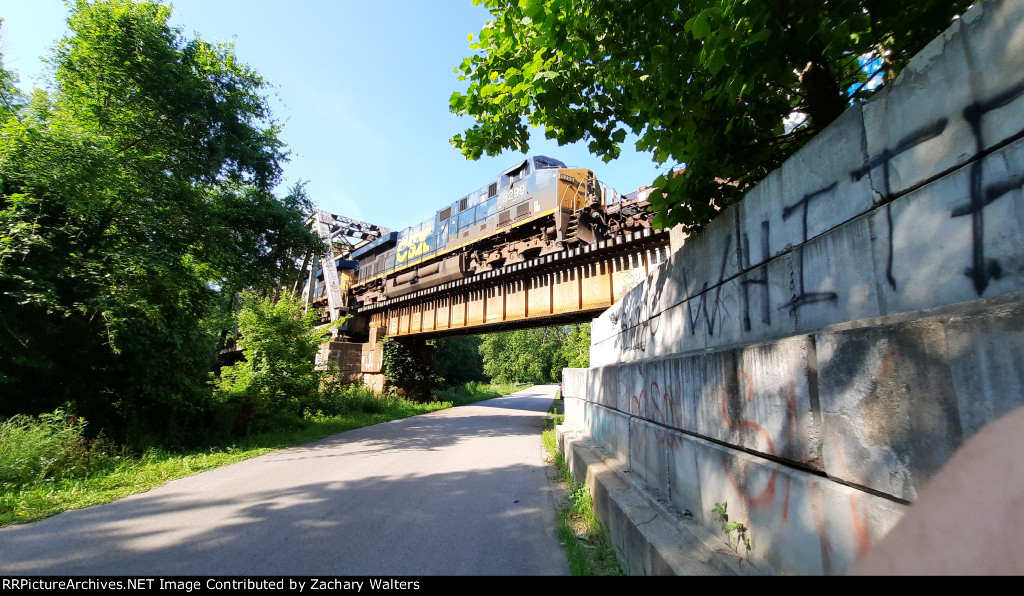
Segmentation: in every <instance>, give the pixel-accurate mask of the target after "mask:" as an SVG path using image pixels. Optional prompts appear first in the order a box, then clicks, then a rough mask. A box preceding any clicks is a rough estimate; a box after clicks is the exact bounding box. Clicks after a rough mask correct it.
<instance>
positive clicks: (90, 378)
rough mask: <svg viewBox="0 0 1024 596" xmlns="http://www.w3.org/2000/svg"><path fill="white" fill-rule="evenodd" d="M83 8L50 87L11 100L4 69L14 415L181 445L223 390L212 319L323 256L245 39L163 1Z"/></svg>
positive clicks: (4, 264)
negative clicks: (198, 35) (176, 24)
mask: <svg viewBox="0 0 1024 596" xmlns="http://www.w3.org/2000/svg"><path fill="white" fill-rule="evenodd" d="M69 9H70V13H69V14H70V16H69V18H68V29H69V34H68V35H67V37H65V38H64V39H63V40H61V41H59V42H58V44H57V45H56V48H55V51H54V53H53V55H52V56H51V57H49V59H48V61H49V62H50V64H51V65H52V66H53V69H54V70H53V71H54V73H55V80H54V82H53V87H52V90H51V91H49V92H47V91H42V90H38V89H37V90H36V91H35V93H34V96H33V98H32V99H31V100H25V98H19V101H18V102H14V101H10V100H9V98H10V97H12V95H11V92H10V86H9V85H8V82H9V81H10V80H11V79H12V76H13V75H11V74H10V73H7V72H6V71H3V76H0V95H3V96H4V98H5V101H4V104H3V105H4V107H3V108H0V111H4V113H5V115H4V116H3V117H0V126H2V128H0V393H2V394H3V395H4V400H2V401H3V403H2V405H0V414H11V413H19V412H26V413H37V412H43V411H50V410H52V409H53V408H54V407H56V406H59V405H62V404H64V403H70V404H73V405H74V406H75V409H76V410H77V411H78V412H80V413H82V414H83V415H86V416H88V417H89V419H90V420H92V421H93V422H94V423H95V424H96V425H98V427H104V428H106V430H107V431H108V432H110V431H112V430H113V431H120V432H122V433H124V432H128V431H131V432H135V433H147V432H158V433H164V434H173V433H175V432H177V431H176V430H175V427H176V425H181V426H188V425H189V424H191V421H194V419H195V416H196V415H197V413H201V411H202V410H203V408H204V407H206V405H207V404H208V401H209V398H210V395H211V387H210V384H209V375H210V371H211V367H212V364H213V362H214V355H215V354H216V347H217V344H216V341H217V336H218V335H219V329H212V328H211V326H210V321H212V320H216V319H217V315H218V313H221V314H222V313H223V310H224V309H226V308H229V305H230V303H231V300H232V297H233V296H234V294H235V293H236V292H238V291H241V290H243V289H245V288H250V287H256V288H261V289H265V288H274V287H280V286H281V285H282V284H287V283H290V282H291V281H292V279H293V276H294V275H295V274H296V272H295V259H296V257H301V256H302V255H303V254H304V253H308V252H312V251H319V250H323V247H322V245H321V243H320V241H319V240H318V239H317V238H316V236H315V234H313V233H312V231H311V230H310V229H309V227H308V226H306V225H305V223H304V218H305V217H306V215H307V214H308V213H309V212H310V211H311V209H312V206H311V204H310V202H309V200H308V198H307V197H306V195H305V192H304V189H303V187H302V185H301V184H300V185H298V186H296V187H295V188H293V189H292V190H291V191H290V192H288V193H287V194H286V196H284V197H279V196H278V195H276V194H275V190H274V189H275V187H276V186H277V185H278V183H279V182H280V179H281V172H282V164H283V163H284V162H285V161H286V159H287V155H286V153H285V151H284V149H283V145H282V143H281V141H280V140H279V138H278V132H279V127H278V125H277V124H276V123H275V122H274V121H273V119H272V115H271V113H270V110H269V107H268V103H267V100H266V98H265V96H264V93H265V92H266V90H267V88H268V85H267V83H266V81H264V80H263V79H262V78H261V77H260V76H259V74H258V73H257V72H256V71H255V70H253V69H251V68H249V67H248V66H246V65H244V64H242V63H241V62H240V61H239V60H238V59H237V58H236V56H235V54H234V50H233V48H232V46H231V45H230V44H224V43H217V44H214V43H209V42H206V41H203V40H202V39H191V40H189V39H186V38H185V37H184V36H183V35H182V34H181V32H180V31H178V30H177V29H175V28H172V27H171V26H170V25H169V24H168V19H169V17H170V14H171V9H170V8H169V7H167V6H165V5H163V4H160V3H159V2H152V1H146V0H140V1H131V0H95V1H86V0H75V1H74V2H69ZM182 432H184V431H182Z"/></svg>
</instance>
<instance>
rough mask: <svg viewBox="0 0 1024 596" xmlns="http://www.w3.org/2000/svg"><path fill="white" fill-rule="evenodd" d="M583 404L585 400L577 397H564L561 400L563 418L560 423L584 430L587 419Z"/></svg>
mask: <svg viewBox="0 0 1024 596" xmlns="http://www.w3.org/2000/svg"><path fill="white" fill-rule="evenodd" d="M585 404H586V402H585V401H583V400H582V399H579V398H577V397H568V398H566V399H565V401H564V402H563V408H564V410H565V419H564V420H563V421H562V424H564V425H565V426H567V427H570V428H573V429H575V430H578V431H584V430H586V429H587V420H586V407H585Z"/></svg>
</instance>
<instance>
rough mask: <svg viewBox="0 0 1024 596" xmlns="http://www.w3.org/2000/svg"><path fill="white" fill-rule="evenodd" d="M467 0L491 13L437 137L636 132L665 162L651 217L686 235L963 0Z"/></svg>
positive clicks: (614, 141)
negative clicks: (456, 121) (457, 121)
mask: <svg viewBox="0 0 1024 596" xmlns="http://www.w3.org/2000/svg"><path fill="white" fill-rule="evenodd" d="M474 4H483V5H485V6H486V7H487V8H488V9H489V10H490V13H491V15H492V17H493V18H492V19H491V20H489V21H488V22H487V23H486V24H485V25H484V26H483V28H482V30H481V31H480V33H479V35H478V36H477V38H476V40H475V41H474V42H473V43H471V45H470V46H469V47H470V49H472V50H475V53H474V54H473V55H471V56H469V57H467V58H465V59H464V60H463V62H462V64H461V65H460V66H459V67H458V68H456V72H457V73H459V75H460V77H459V78H460V79H461V80H464V81H467V82H468V86H467V88H466V91H465V92H462V93H460V92H456V93H454V94H453V95H452V97H451V99H450V108H451V111H452V112H453V113H455V114H458V115H468V116H471V117H472V118H473V119H474V120H475V124H473V125H472V127H470V128H469V129H467V130H466V131H465V132H464V133H461V134H458V135H456V136H455V137H454V138H453V139H452V144H453V145H454V146H455V147H456V148H457V149H459V150H460V151H461V152H462V153H463V154H464V155H466V156H467V157H468V158H471V159H477V158H479V157H480V156H482V155H483V154H488V155H496V154H498V153H500V152H501V151H503V150H505V149H515V150H520V151H524V152H525V151H527V150H528V140H529V132H530V128H531V127H534V126H539V127H543V128H544V130H545V134H546V136H547V137H548V138H551V139H556V140H557V141H558V142H559V143H560V144H566V143H574V142H577V141H588V142H589V149H590V151H591V152H592V153H594V154H595V155H598V156H601V157H602V158H603V159H605V160H606V161H609V160H611V159H614V158H616V157H617V156H618V155H619V154H620V152H621V148H622V144H623V142H624V141H625V140H626V137H627V134H628V133H632V134H635V135H636V136H637V138H638V140H637V141H636V149H637V150H640V151H646V152H650V153H651V154H652V158H653V160H654V161H655V162H657V163H663V164H666V166H669V165H671V166H672V167H671V169H670V170H669V171H668V172H666V173H665V174H663V175H662V176H659V177H658V179H657V180H656V181H653V182H654V184H655V185H656V186H658V188H659V189H660V191H661V192H655V193H653V194H652V195H651V199H650V200H651V203H652V208H653V209H654V210H656V211H657V215H656V217H655V220H654V223H655V225H656V226H658V227H668V226H671V225H675V224H683V226H684V227H686V228H687V229H689V230H691V231H692V230H696V229H699V228H701V227H703V226H704V225H705V224H706V223H707V222H708V221H710V220H711V219H712V218H713V217H714V215H715V214H717V213H718V212H719V211H721V210H722V209H724V208H725V207H726V206H728V205H729V204H732V203H734V202H736V201H738V200H739V199H740V198H741V197H742V196H743V193H744V192H745V191H747V190H748V189H750V188H751V187H752V186H753V185H754V184H756V183H757V182H758V181H760V180H761V179H762V178H763V177H764V176H765V175H767V174H768V173H769V172H771V171H772V170H774V169H775V168H777V167H778V166H779V165H781V164H782V162H783V161H785V159H786V158H787V157H789V156H790V155H792V154H793V153H794V152H795V151H796V150H797V149H799V148H800V147H801V146H802V145H803V144H805V143H806V142H807V141H808V140H809V139H810V138H811V137H812V136H813V135H814V133H816V132H817V131H820V130H821V129H822V128H824V127H825V126H827V125H828V124H829V123H830V122H832V121H833V120H835V119H836V118H837V117H838V116H839V115H840V114H841V113H842V112H843V111H844V110H845V109H846V107H847V106H848V105H850V103H851V102H855V101H861V100H863V99H864V98H865V97H867V95H868V94H869V93H870V92H871V89H870V85H868V84H867V83H868V81H869V80H870V79H871V78H872V75H874V74H878V75H879V76H880V77H882V78H883V79H884V80H889V79H891V78H893V77H894V76H895V74H896V73H898V71H899V70H900V68H901V67H902V66H903V65H904V64H906V62H907V61H909V59H910V58H911V57H912V56H913V55H914V54H915V53H917V52H918V51H919V50H920V49H921V48H923V47H924V45H925V44H927V43H928V42H929V41H931V40H932V39H933V38H934V37H935V36H936V35H938V34H939V33H941V32H942V31H943V30H945V28H946V27H948V26H949V24H950V23H951V21H952V19H953V18H954V17H955V16H956V15H958V14H959V13H960V12H962V11H963V10H964V9H966V8H967V7H968V6H969V5H970V4H971V2H969V1H965V0H914V1H913V2H910V1H909V0H838V1H830V2H814V1H810V0H697V1H693V2H683V3H680V2H676V1H674V0H671V1H670V0H647V1H645V2H631V1H629V0H474ZM471 41H473V40H472V36H471ZM787 119H789V120H788V121H787ZM646 182H647V181H643V183H646Z"/></svg>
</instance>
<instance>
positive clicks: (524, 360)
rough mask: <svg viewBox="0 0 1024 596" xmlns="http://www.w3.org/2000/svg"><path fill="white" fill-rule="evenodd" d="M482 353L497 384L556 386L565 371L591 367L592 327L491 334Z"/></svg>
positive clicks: (584, 325) (580, 326)
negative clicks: (552, 383)
mask: <svg viewBox="0 0 1024 596" xmlns="http://www.w3.org/2000/svg"><path fill="white" fill-rule="evenodd" d="M479 349H480V354H481V355H482V356H483V364H484V374H486V375H487V376H489V377H491V380H492V381H494V382H496V383H550V382H555V381H558V380H560V379H561V378H562V369H563V368H566V367H572V368H586V367H587V366H589V364H590V323H582V324H576V325H560V326H553V327H539V328H534V329H519V330H516V331H501V332H496V333H489V334H487V335H484V336H483V341H482V342H481V343H480V348H479Z"/></svg>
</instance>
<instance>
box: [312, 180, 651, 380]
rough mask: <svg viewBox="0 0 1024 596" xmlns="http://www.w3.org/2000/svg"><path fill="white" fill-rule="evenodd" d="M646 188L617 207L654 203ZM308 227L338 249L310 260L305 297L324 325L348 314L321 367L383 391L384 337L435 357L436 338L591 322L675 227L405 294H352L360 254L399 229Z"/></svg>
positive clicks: (342, 223)
mask: <svg viewBox="0 0 1024 596" xmlns="http://www.w3.org/2000/svg"><path fill="white" fill-rule="evenodd" d="M644 188H645V187H641V189H638V191H637V193H632V194H631V195H626V196H623V197H616V199H620V200H618V201H617V205H616V207H618V208H622V207H628V206H629V205H646V201H645V198H646V195H645V194H643V189H644ZM310 223H311V225H312V226H313V227H314V229H316V230H317V232H318V233H319V235H320V237H321V238H323V239H325V240H326V241H327V242H328V243H329V245H330V246H331V247H332V248H333V251H332V252H333V254H332V256H333V258H328V257H327V256H326V255H325V257H324V258H322V259H320V260H319V262H315V263H307V264H305V267H306V269H307V278H306V281H305V284H304V288H303V290H302V296H303V300H304V301H305V302H306V303H307V305H308V307H310V308H317V309H319V310H320V312H321V322H322V323H324V324H327V323H330V322H333V321H336V320H337V319H339V318H341V317H344V316H346V315H350V316H349V318H348V320H347V321H346V322H345V323H344V324H343V325H342V326H341V327H340V328H338V329H337V330H336V331H334V332H333V333H332V337H331V339H330V340H329V341H327V342H325V343H324V344H323V345H322V346H321V350H320V354H319V355H318V363H324V362H327V361H333V362H335V363H337V364H338V366H339V367H340V369H341V370H342V371H345V373H346V377H347V380H350V381H351V380H355V379H356V378H358V377H362V379H363V380H364V382H366V383H367V384H368V385H369V386H371V387H375V388H377V389H380V388H381V387H382V386H383V371H382V360H383V354H382V349H381V345H380V343H379V340H380V339H381V338H383V337H384V336H391V337H398V338H402V341H403V343H405V344H406V345H407V346H409V347H410V348H411V349H412V350H413V352H414V353H416V354H418V355H419V357H421V358H422V359H423V360H425V361H427V360H428V359H429V358H430V357H431V352H430V348H429V347H428V346H427V345H426V340H428V339H434V338H439V337H447V336H455V335H464V334H477V333H488V332H493V331H507V330H513V329H525V328H531V327H547V326H551V325H560V324H569V323H579V322H589V321H591V320H593V319H594V318H595V317H597V316H598V315H599V314H600V313H601V312H603V311H604V310H605V309H607V308H608V307H609V306H611V305H612V304H614V303H615V302H617V301H618V300H619V299H620V298H621V297H622V296H623V295H624V294H625V293H626V292H628V291H629V290H630V289H631V288H633V287H634V286H635V285H637V284H638V283H640V281H642V280H643V279H644V278H646V277H647V275H648V274H649V273H650V271H651V269H652V268H653V267H656V266H657V265H659V264H660V263H661V262H663V261H664V260H665V259H666V258H667V257H668V255H669V254H670V252H671V250H670V234H669V232H668V231H666V230H658V229H654V228H651V227H650V226H649V225H647V226H640V227H636V228H633V229H631V230H630V231H623V232H622V233H620V234H616V235H609V236H606V237H604V238H602V239H599V240H597V241H595V242H592V243H586V242H583V241H580V240H578V239H577V241H575V242H567V243H565V245H564V247H562V249H561V250H558V251H554V252H550V253H549V254H544V255H543V256H537V257H535V258H532V259H524V260H521V261H520V262H515V263H511V264H507V265H502V266H499V267H495V268H493V269H491V270H489V271H483V272H480V273H476V274H473V275H467V276H465V277H462V278H460V279H456V280H452V281H448V282H445V283H440V284H437V285H434V286H431V287H427V288H424V289H422V290H418V291H414V292H410V293H406V294H404V295H399V296H396V297H383V298H378V299H376V300H365V299H362V298H361V297H360V296H359V294H358V293H357V292H355V291H354V287H355V285H356V281H357V280H358V279H359V261H357V258H358V257H359V256H360V255H361V254H362V253H365V250H366V248H367V247H372V246H373V245H374V244H376V243H380V242H382V241H385V240H387V239H389V238H392V239H393V238H394V235H395V233H394V232H391V231H390V230H388V229H387V228H383V227H380V226H376V225H373V224H368V223H366V222H362V221H359V220H356V219H352V218H349V217H346V216H341V215H337V214H333V213H329V212H327V211H323V210H319V211H317V212H316V213H315V214H314V217H313V218H312V219H311V222H310Z"/></svg>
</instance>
